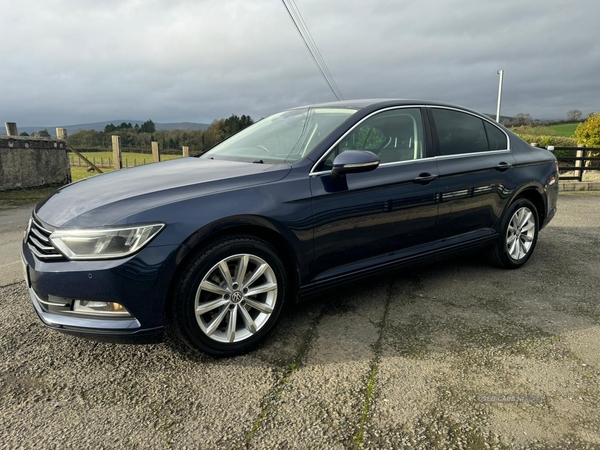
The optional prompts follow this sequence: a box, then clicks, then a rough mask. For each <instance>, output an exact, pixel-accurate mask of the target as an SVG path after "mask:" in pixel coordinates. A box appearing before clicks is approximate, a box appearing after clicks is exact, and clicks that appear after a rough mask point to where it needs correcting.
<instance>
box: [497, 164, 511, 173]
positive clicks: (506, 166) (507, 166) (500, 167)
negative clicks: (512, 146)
mask: <svg viewBox="0 0 600 450" xmlns="http://www.w3.org/2000/svg"><path fill="white" fill-rule="evenodd" d="M511 167H512V164H509V163H505V162H501V163H498V165H497V166H496V170H499V171H500V172H504V171H505V170H508V169H510V168H511Z"/></svg>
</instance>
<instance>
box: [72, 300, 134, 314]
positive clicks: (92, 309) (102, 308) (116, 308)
mask: <svg viewBox="0 0 600 450" xmlns="http://www.w3.org/2000/svg"><path fill="white" fill-rule="evenodd" d="M73 312H76V313H81V314H92V315H98V316H118V317H130V316H131V314H129V311H127V309H125V307H124V306H123V305H121V304H120V303H116V302H96V301H87V300H75V302H73Z"/></svg>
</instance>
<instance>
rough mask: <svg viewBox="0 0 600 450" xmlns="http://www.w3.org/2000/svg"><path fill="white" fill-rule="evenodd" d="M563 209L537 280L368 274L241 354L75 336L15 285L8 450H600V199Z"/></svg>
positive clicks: (455, 269)
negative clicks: (49, 322) (37, 310)
mask: <svg viewBox="0 0 600 450" xmlns="http://www.w3.org/2000/svg"><path fill="white" fill-rule="evenodd" d="M559 208H560V210H559V214H558V216H557V217H556V218H555V220H554V221H553V222H552V223H551V225H550V226H549V227H548V228H547V229H546V230H544V231H543V232H542V234H541V235H540V239H539V242H538V247H537V249H536V253H535V254H534V256H533V257H532V259H531V260H530V262H529V263H528V264H527V265H526V266H525V267H524V268H522V269H521V270H517V271H502V270H499V269H495V268H492V267H489V266H487V265H485V264H483V263H482V262H481V261H480V260H479V259H478V257H476V256H468V257H464V258H460V259H453V260H448V261H445V262H443V263H439V264H435V265H430V266H426V267H421V268H419V269H413V270H403V271H400V272H398V273H395V274H393V275H392V276H388V277H386V278H385V279H382V280H379V281H377V280H370V281H367V282H363V283H361V284H359V285H355V286H352V287H348V288H346V289H343V290H339V291H337V292H336V293H335V294H328V295H327V296H324V297H321V298H317V299H314V300H311V301H307V302H305V303H302V304H300V305H298V306H296V307H294V308H293V309H292V310H291V311H289V312H288V314H287V315H286V316H285V317H284V320H283V321H282V323H280V325H279V327H278V328H277V331H276V332H275V333H274V335H273V336H272V337H271V338H270V339H269V340H268V342H267V343H266V344H265V345H264V346H263V347H261V348H260V349H259V350H257V351H255V352H253V353H251V354H249V355H246V356H243V357H237V358H232V359H221V360H214V359H210V358H208V357H203V356H197V355H193V354H190V353H189V352H187V351H186V350H184V349H182V348H180V347H178V346H177V345H176V344H174V343H171V342H167V343H164V344H159V345H148V346H118V345H111V344H104V343H96V342H93V341H88V340H82V339H77V338H73V337H70V336H66V335H62V334H60V333H56V332H53V331H51V330H47V329H45V328H44V327H43V326H42V325H41V324H40V322H39V321H38V319H37V318H36V317H35V314H34V312H33V309H32V307H31V305H30V304H29V300H28V298H27V295H26V290H25V285H24V283H21V282H16V283H12V284H8V285H7V286H4V287H0V302H1V304H2V308H1V309H0V327H1V330H2V333H1V334H0V389H1V392H2V395H1V396H0V447H1V448H77V449H79V448H115V447H121V448H122V447H126V448H173V447H175V448H203V449H204V448H208V449H210V448H215V449H216V448H219V449H223V448H250V449H255V448H257V449H258V448H299V449H304V448H324V449H337V448H339V449H345V448H356V447H358V448H372V449H376V448H377V449H379V448H390V449H391V448H394V449H396V448H421V449H427V448H471V449H485V448H497V449H504V448H539V449H549V448H556V449H559V448H561V449H562V448H582V449H583V448H600V378H599V375H600V352H598V344H599V343H600V326H599V325H600V293H599V291H598V286H600V227H599V225H598V224H600V194H597V193H596V194H591V193H586V194H584V195H561V196H560V201H559ZM2 238H4V239H5V240H6V239H8V237H7V235H6V236H5V235H3V234H2V229H1V228H0V241H1V239H2ZM11 239H12V238H11ZM9 240H10V239H9ZM2 242H3V241H2ZM2 270H3V268H2V267H1V266H0V272H2Z"/></svg>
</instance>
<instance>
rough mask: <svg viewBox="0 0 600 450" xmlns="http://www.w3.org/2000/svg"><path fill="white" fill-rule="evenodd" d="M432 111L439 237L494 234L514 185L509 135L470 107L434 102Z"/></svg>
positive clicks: (474, 236)
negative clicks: (469, 109)
mask: <svg viewBox="0 0 600 450" xmlns="http://www.w3.org/2000/svg"><path fill="white" fill-rule="evenodd" d="M429 115H430V119H431V122H432V131H433V134H434V141H435V147H436V159H437V161H438V168H439V188H440V198H439V202H440V203H439V213H438V214H439V215H438V224H439V226H438V238H440V239H450V238H456V239H457V240H459V241H460V240H470V239H476V238H477V237H483V236H486V235H489V234H490V233H491V232H492V228H493V226H494V224H495V223H496V222H497V221H498V219H499V217H500V215H501V213H502V211H503V209H504V206H505V204H506V202H507V200H508V196H509V194H510V192H511V190H512V189H513V177H514V172H513V165H514V163H515V160H514V158H513V156H512V154H511V152H510V148H509V140H508V136H507V135H506V133H504V131H502V130H501V128H499V127H497V126H496V125H494V124H493V123H492V122H491V121H487V120H484V119H482V118H480V117H478V116H476V115H474V114H471V113H468V112H465V111H460V110H457V109H451V108H443V107H431V108H430V109H429Z"/></svg>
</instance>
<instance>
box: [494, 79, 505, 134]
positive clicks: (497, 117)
mask: <svg viewBox="0 0 600 450" xmlns="http://www.w3.org/2000/svg"><path fill="white" fill-rule="evenodd" d="M498 74H499V75H500V81H499V82H498V108H497V109H496V122H498V123H500V103H501V102H502V77H503V76H504V70H499V71H498Z"/></svg>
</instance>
